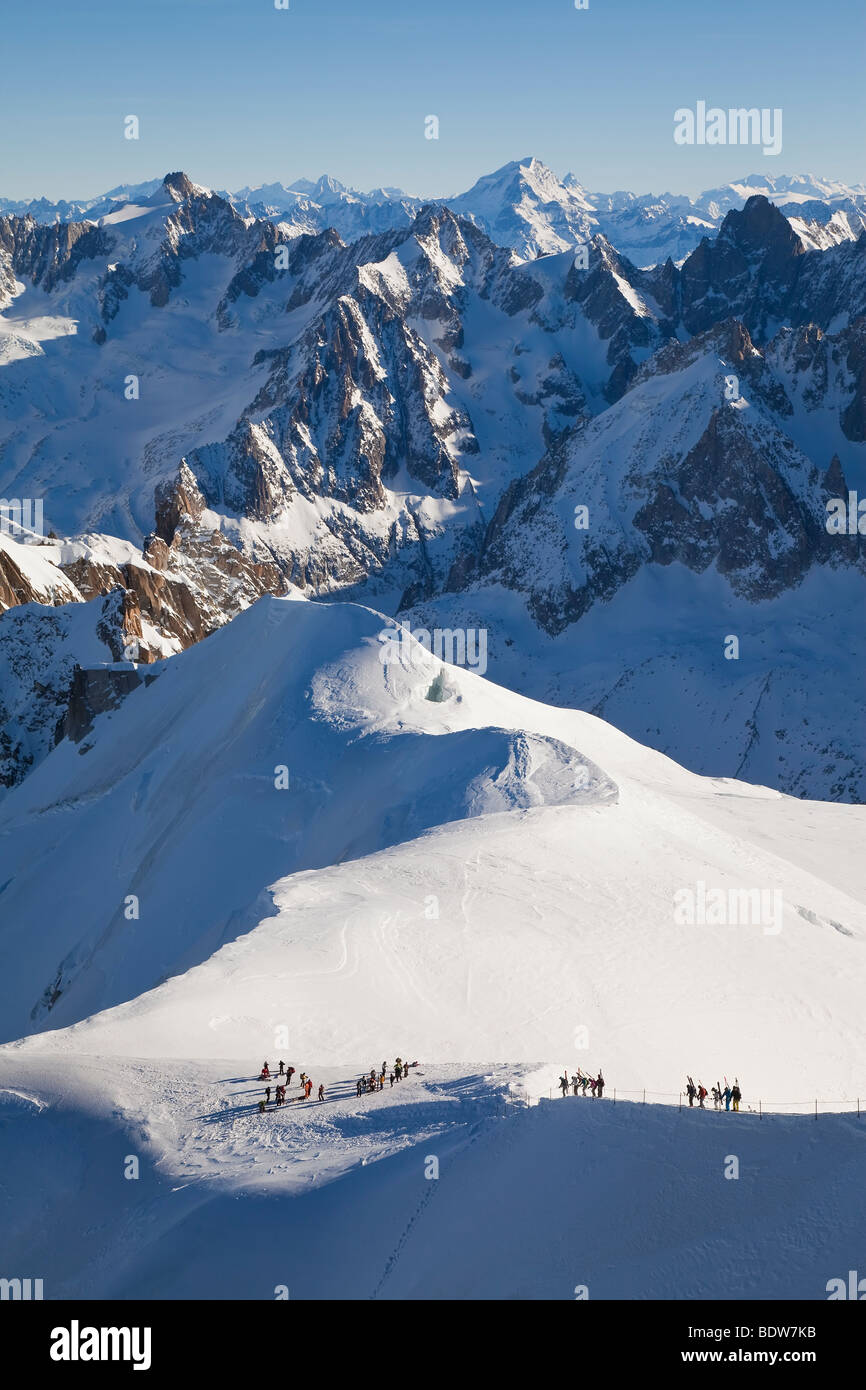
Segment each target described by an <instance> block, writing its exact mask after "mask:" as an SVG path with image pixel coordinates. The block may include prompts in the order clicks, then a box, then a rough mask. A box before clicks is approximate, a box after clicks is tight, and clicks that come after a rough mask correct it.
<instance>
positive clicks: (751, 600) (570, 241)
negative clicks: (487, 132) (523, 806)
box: [0, 160, 866, 800]
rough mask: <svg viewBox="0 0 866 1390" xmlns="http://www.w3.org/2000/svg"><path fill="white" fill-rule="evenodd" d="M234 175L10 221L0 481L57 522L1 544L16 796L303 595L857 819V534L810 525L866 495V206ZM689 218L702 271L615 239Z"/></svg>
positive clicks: (683, 258) (0, 721)
mask: <svg viewBox="0 0 866 1390" xmlns="http://www.w3.org/2000/svg"><path fill="white" fill-rule="evenodd" d="M756 187H757V190H758V191H755V188H756ZM242 193H243V196H241V195H240V194H238V195H232V196H231V197H228V196H222V195H220V194H216V193H213V192H211V191H210V190H208V189H206V188H203V187H202V186H201V185H199V184H196V183H194V182H193V181H192V180H191V179H190V178H189V177H188V176H187V175H185V174H183V173H179V172H178V173H172V174H169V175H167V176H166V178H165V179H163V180H161V181H159V182H158V183H156V184H146V185H142V186H139V187H137V188H134V189H131V188H128V189H123V190H113V191H112V193H111V194H110V195H107V199H104V200H102V203H95V204H92V205H91V206H90V207H89V208H88V209H86V210H84V212H83V214H81V215H80V216H79V217H78V220H72V221H64V220H55V219H54V218H41V219H40V218H37V217H36V216H35V214H34V213H33V211H32V209H31V210H29V211H28V212H27V213H26V214H24V215H21V214H20V213H18V212H13V213H11V214H7V215H6V216H4V217H2V218H0V407H2V409H0V496H2V497H3V498H6V499H9V498H40V499H42V500H43V502H44V511H45V518H46V524H47V529H49V530H51V531H53V532H54V535H53V536H50V537H49V536H46V537H45V538H44V542H43V543H40V541H39V538H38V537H32V536H31V537H28V536H26V535H18V536H11V537H10V536H0V610H2V609H5V610H7V611H5V613H4V614H3V617H2V620H0V785H6V786H12V785H15V784H16V783H18V782H20V781H21V780H23V779H24V778H25V777H26V776H27V775H28V774H29V772H30V770H31V769H32V768H33V767H35V766H36V765H37V764H38V763H39V762H40V761H41V760H42V759H43V758H44V757H45V755H46V754H47V753H48V752H49V751H50V749H51V747H52V746H53V744H54V743H55V741H56V740H57V739H58V738H65V737H75V738H78V739H85V740H86V738H87V737H88V736H89V733H88V731H89V730H90V729H91V728H92V727H93V725H94V722H95V721H98V720H99V717H100V714H101V713H104V712H105V711H107V710H110V709H111V708H112V706H113V704H115V703H116V702H117V701H118V700H120V699H122V698H123V697H124V695H125V693H126V692H128V690H129V689H130V688H132V687H133V686H134V685H135V684H136V683H137V682H139V681H140V680H141V678H142V677H141V672H142V671H144V672H145V673H146V668H147V666H148V665H149V664H153V663H154V662H158V661H160V660H162V659H163V658H165V657H170V656H171V655H172V654H173V653H176V652H178V651H180V650H181V649H183V648H185V647H188V646H190V645H192V644H194V643H195V642H197V641H199V640H200V639H201V638H202V637H204V636H207V634H209V633H211V632H213V631H214V630H215V629H216V628H217V627H220V626H222V625H224V624H225V623H226V622H228V621H230V620H232V619H233V618H234V617H235V616H236V615H237V614H238V613H239V612H241V611H242V610H243V609H244V608H246V607H247V606H248V605H249V604H251V603H252V602H254V601H255V600H256V599H257V598H258V597H260V596H261V595H262V594H266V593H277V594H281V593H286V592H291V593H296V594H298V595H304V596H307V597H318V598H328V597H334V596H337V595H339V596H341V597H349V598H354V599H358V600H360V601H361V602H363V603H365V604H368V605H370V606H372V607H373V608H375V609H377V610H379V611H381V612H385V613H388V614H390V615H397V616H399V618H400V619H401V621H405V622H408V623H410V625H412V626H414V627H417V626H418V625H419V624H420V625H421V626H423V627H426V628H435V627H438V628H440V629H455V628H458V627H459V628H462V629H465V628H484V629H485V630H486V631H487V632H488V634H489V644H488V645H489V652H490V674H491V675H492V677H493V678H494V679H495V680H497V681H499V682H501V683H503V684H508V685H510V686H512V687H513V688H515V689H517V690H520V691H522V692H523V693H527V694H530V695H533V696H535V697H537V698H540V699H543V700H545V701H547V702H549V703H555V704H564V705H579V706H582V707H583V708H586V709H590V710H593V711H595V712H597V713H599V714H602V715H603V716H604V717H605V718H606V719H608V720H610V721H611V722H612V723H615V724H617V725H619V727H621V728H622V729H624V730H625V731H626V732H628V733H630V734H631V735H632V736H634V737H636V738H639V739H640V740H641V741H643V742H645V743H647V744H650V745H651V746H653V747H656V748H659V749H661V750H662V751H664V752H667V753H670V754H671V755H673V756H675V757H676V758H677V759H678V760H680V761H682V762H684V763H686V764H687V765H688V766H689V767H691V768H693V769H695V770H697V771H700V772H708V773H711V774H713V775H727V776H738V777H741V778H745V779H747V780H752V781H760V782H764V783H767V784H769V785H772V786H776V787H779V788H782V789H784V790H786V791H790V792H792V793H794V794H796V795H800V796H809V797H823V798H828V799H842V800H858V799H859V800H862V799H863V796H864V793H866V774H864V770H863V769H864V766H866V756H864V755H866V731H864V730H863V727H862V720H861V719H860V700H861V695H860V692H861V690H862V680H863V674H864V661H863V653H862V644H861V643H860V642H859V641H857V640H854V639H850V638H849V635H848V629H849V625H850V614H851V613H852V612H856V611H858V610H859V607H860V605H862V603H863V600H864V597H866V591H864V580H866V559H864V538H863V537H862V536H861V535H859V534H856V532H855V533H854V534H850V535H844V536H832V535H830V534H829V533H828V531H827V529H826V526H825V524H824V522H825V509H826V504H827V501H828V499H831V498H845V497H847V495H848V491H849V489H851V490H857V489H859V491H860V493H861V494H862V495H866V231H864V230H863V225H862V220H861V222H860V223H859V224H858V223H857V222H856V218H858V217H861V212H860V211H858V208H859V206H860V204H861V203H862V202H863V199H864V196H866V195H864V190H863V189H862V188H856V189H843V188H841V186H839V185H834V184H829V183H826V182H822V181H820V180H807V179H803V178H798V179H776V180H773V181H772V184H771V183H770V182H768V181H763V182H761V183H760V184H758V183H757V181H756V180H749V181H746V182H745V183H744V184H742V185H730V186H729V187H728V188H727V189H721V190H714V192H713V193H712V194H707V195H704V196H703V197H702V198H701V199H699V200H696V201H695V202H694V203H692V202H690V201H689V200H675V199H657V200H652V201H650V202H648V203H644V200H641V199H633V198H632V197H631V195H627V194H622V195H619V194H618V195H612V196H611V197H610V198H609V199H608V200H607V206H602V201H603V200H601V199H600V198H598V197H596V196H594V195H589V194H586V193H584V192H583V191H582V190H581V189H580V187H579V185H577V184H576V182H575V181H574V180H572V179H566V180H563V181H560V180H558V179H556V178H555V176H554V175H552V174H551V173H550V171H549V170H547V169H545V167H544V166H543V165H541V164H540V163H539V162H538V161H536V160H527V161H519V162H516V163H514V164H511V165H508V166H506V167H505V168H504V169H503V170H500V171H498V173H497V174H495V175H491V176H490V177H489V178H488V179H485V180H481V181H480V182H479V184H477V185H476V186H475V188H474V189H472V190H470V192H469V193H467V194H464V195H462V196H461V197H460V198H456V199H453V200H452V201H451V203H450V205H449V204H444V203H441V202H440V203H425V204H423V205H422V204H420V203H417V200H413V199H407V198H404V197H403V195H401V194H400V193H399V191H397V190H394V189H383V190H379V192H378V193H376V194H371V195H363V196H362V195H357V194H354V193H352V192H351V191H350V190H346V189H344V188H342V187H341V186H340V185H338V184H336V182H335V181H333V180H322V181H320V182H319V183H318V184H316V185H308V184H306V183H302V184H299V185H296V186H295V187H294V188H293V189H278V188H277V187H276V186H273V187H271V188H269V189H256V190H250V189H246V190H242ZM768 194H770V195H772V198H770V197H768ZM741 203H742V206H740V204H741ZM659 208H663V211H658V209H659ZM796 209H799V211H796ZM380 217H381V218H383V219H385V223H386V225H380V224H379V222H378V221H377V220H376V219H378V218H380ZM307 218H308V219H310V225H309V226H307V225H306V224H305V223H304V221H303V219H307ZM673 218H676V219H678V221H677V223H676V225H677V227H678V228H679V230H678V231H677V233H676V235H677V236H679V235H680V234H681V233H682V236H683V237H686V238H687V239H688V238H689V237H697V238H698V239H697V244H696V245H693V246H692V247H691V248H689V249H687V250H686V251H685V253H684V254H682V255H680V254H678V255H677V256H676V257H674V256H670V257H669V258H667V259H660V258H657V257H656V256H655V252H654V251H653V254H652V255H647V256H646V257H645V258H643V257H639V258H637V259H635V258H634V257H633V256H631V255H630V254H627V253H626V252H625V251H624V250H623V246H622V244H621V243H620V242H618V241H617V240H615V238H614V231H615V224H616V225H620V226H621V227H622V228H623V229H624V233H623V234H624V235H625V237H626V244H630V245H633V244H634V239H635V238H636V237H637V236H638V233H639V232H640V233H641V234H643V232H646V234H647V237H648V238H650V237H651V236H656V232H652V233H650V230H649V229H650V227H651V226H652V225H655V226H656V229H657V230H658V228H659V227H661V226H666V227H667V231H666V232H665V236H668V235H669V234H670V235H673V231H672V230H671V229H672V227H673V222H672V221H671V219H673ZM318 219H321V225H320V223H319V220H318ZM388 219H391V221H390V222H388ZM617 219H619V223H618V224H617ZM665 219H667V221H666V220H665ZM341 221H342V230H341V229H340V225H339V224H340V222H341ZM359 228H360V229H361V230H360V231H359ZM629 237H631V238H632V240H631V242H629V241H628V238H629ZM684 244H685V243H680V251H682V249H683V245H684ZM643 245H644V246H645V247H647V246H649V245H650V241H649V240H645V241H644V242H643ZM578 246H579V247H581V248H582V253H581V254H580V255H578V254H576V249H575V248H576V247H578ZM644 259H645V262H646V263H645V264H644V265H643V268H640V267H641V261H643V260H644ZM649 262H654V264H651V265H650V264H649ZM582 509H583V510H582ZM26 542H31V543H26ZM731 637H736V638H737V644H738V652H737V654H736V656H735V657H731V656H730V654H729V649H730V647H731V644H730V642H729V641H728V639H729V638H731ZM130 651H132V652H133V653H134V657H135V660H136V662H137V671H136V670H135V669H133V668H132V667H130V660H129V656H128V653H129V652H130ZM109 668H110V669H109ZM830 691H831V692H832V698H830V697H829V696H828V695H827V693H826V692H830Z"/></svg>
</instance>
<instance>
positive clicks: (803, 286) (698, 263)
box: [633, 196, 866, 344]
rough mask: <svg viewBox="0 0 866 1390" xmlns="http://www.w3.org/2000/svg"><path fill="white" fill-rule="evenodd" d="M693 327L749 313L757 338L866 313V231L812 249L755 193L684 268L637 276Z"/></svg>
mask: <svg viewBox="0 0 866 1390" xmlns="http://www.w3.org/2000/svg"><path fill="white" fill-rule="evenodd" d="M633 281H634V283H635V284H636V285H637V287H639V288H640V287H641V286H643V287H645V288H646V289H647V290H648V291H649V292H650V293H651V294H652V295H653V296H654V298H655V300H656V302H657V303H659V304H660V305H663V306H664V307H665V310H666V311H669V312H670V314H671V322H672V324H678V325H681V326H682V328H683V329H684V330H685V331H686V332H687V333H689V334H696V333H702V332H705V331H706V330H707V329H709V328H711V327H712V326H713V325H714V324H716V323H718V322H720V321H721V320H723V319H729V318H736V319H740V320H742V322H743V324H744V325H745V326H746V328H747V329H748V330H749V333H750V334H751V336H752V338H753V339H754V340H755V342H757V343H759V344H760V343H764V342H766V340H767V338H768V336H769V335H770V333H771V331H775V329H776V328H777V327H778V325H779V324H780V323H785V324H790V325H794V326H799V325H802V324H816V325H818V326H819V327H820V328H822V329H824V330H825V331H826V330H827V329H828V328H829V327H830V325H831V324H833V322H834V320H836V319H837V318H838V316H839V315H840V314H845V315H846V316H847V317H849V318H850V319H852V320H853V319H855V318H857V317H859V316H861V315H863V314H864V313H866V233H863V234H861V236H860V238H859V240H858V241H856V242H843V243H842V244H841V245H838V246H834V247H832V248H830V249H829V250H828V251H807V250H806V248H805V247H804V245H803V243H802V241H801V240H800V238H799V237H798V236H797V234H796V233H795V232H794V230H793V228H792V227H791V224H790V223H789V222H788V220H787V218H786V217H785V216H784V215H783V214H782V213H781V212H780V211H779V209H778V208H777V207H776V206H775V205H774V204H772V203H770V202H769V201H768V200H767V199H766V198H764V197H761V196H756V197H752V198H749V200H748V202H747V203H746V205H745V207H744V208H743V209H742V211H740V212H738V211H736V210H734V211H731V212H729V213H728V214H727V216H726V217H725V220H724V222H723V223H722V226H721V229H720V231H719V234H718V236H717V237H716V238H715V239H714V240H710V239H708V238H706V237H705V238H704V239H703V241H702V242H701V243H700V245H699V246H698V247H696V249H695V250H694V251H693V252H692V253H691V255H690V256H688V257H687V258H686V260H685V261H684V263H683V265H682V267H681V268H680V270H679V271H677V270H676V268H675V267H674V266H673V265H671V263H670V262H668V263H667V264H666V265H664V266H656V267H654V268H653V269H652V270H650V271H638V272H636V273H635V275H634V277H633Z"/></svg>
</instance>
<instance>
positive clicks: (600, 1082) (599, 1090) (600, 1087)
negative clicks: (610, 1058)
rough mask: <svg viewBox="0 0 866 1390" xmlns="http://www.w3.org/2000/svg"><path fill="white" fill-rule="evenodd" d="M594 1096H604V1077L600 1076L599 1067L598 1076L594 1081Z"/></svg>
mask: <svg viewBox="0 0 866 1390" xmlns="http://www.w3.org/2000/svg"><path fill="white" fill-rule="evenodd" d="M595 1094H596V1095H597V1096H602V1095H603V1094H604V1077H603V1076H602V1074H601V1067H599V1069H598V1076H597V1077H596V1079H595Z"/></svg>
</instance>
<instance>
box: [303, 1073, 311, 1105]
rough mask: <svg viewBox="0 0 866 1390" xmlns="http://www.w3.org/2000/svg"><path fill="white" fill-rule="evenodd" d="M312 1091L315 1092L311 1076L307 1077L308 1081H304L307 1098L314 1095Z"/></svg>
mask: <svg viewBox="0 0 866 1390" xmlns="http://www.w3.org/2000/svg"><path fill="white" fill-rule="evenodd" d="M312 1092H313V1083H312V1081H311V1080H310V1078H309V1077H307V1079H306V1081H305V1082H304V1095H305V1096H306V1097H307V1100H309V1099H310V1096H311V1095H312Z"/></svg>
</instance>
